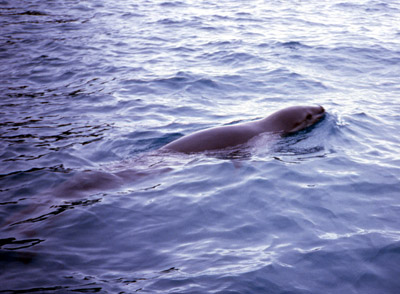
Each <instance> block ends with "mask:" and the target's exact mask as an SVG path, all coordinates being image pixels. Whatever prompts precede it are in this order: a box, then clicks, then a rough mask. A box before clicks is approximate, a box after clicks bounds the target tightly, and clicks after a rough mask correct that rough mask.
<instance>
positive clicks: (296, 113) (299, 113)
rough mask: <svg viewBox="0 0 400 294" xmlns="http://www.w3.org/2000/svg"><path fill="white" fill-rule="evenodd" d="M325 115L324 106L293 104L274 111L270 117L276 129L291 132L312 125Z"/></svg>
mask: <svg viewBox="0 0 400 294" xmlns="http://www.w3.org/2000/svg"><path fill="white" fill-rule="evenodd" d="M324 115H325V109H324V108H323V107H322V106H292V107H288V108H285V109H282V110H279V111H277V112H275V113H273V114H272V115H271V116H270V117H269V118H270V119H271V120H273V125H274V127H275V128H276V131H278V132H281V133H283V134H290V133H294V132H297V131H300V130H302V129H305V128H307V127H309V126H312V125H313V124H315V123H316V122H318V121H319V120H320V119H321V118H323V116H324Z"/></svg>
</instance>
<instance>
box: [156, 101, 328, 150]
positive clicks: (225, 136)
mask: <svg viewBox="0 0 400 294" xmlns="http://www.w3.org/2000/svg"><path fill="white" fill-rule="evenodd" d="M324 114H325V109H324V108H323V107H322V106H292V107H288V108H284V109H281V110H279V111H277V112H275V113H273V114H271V115H269V116H267V117H266V118H263V119H260V120H256V121H252V122H247V123H242V124H237V125H229V126H221V127H216V128H210V129H205V130H201V131H198V132H195V133H193V134H190V135H187V136H183V137H181V138H179V139H177V140H175V141H172V142H171V143H168V144H167V145H165V146H163V147H162V148H160V150H167V151H174V152H181V153H195V152H203V151H213V150H218V149H224V148H228V147H234V146H237V145H240V144H244V143H246V142H247V141H249V140H250V139H251V138H253V137H255V136H257V135H260V134H262V133H266V132H269V133H277V134H280V135H286V134H291V133H294V132H297V131H300V130H302V129H305V128H307V127H309V126H311V125H313V124H315V123H316V122H318V121H319V120H320V119H321V118H322V117H323V116H324Z"/></svg>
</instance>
